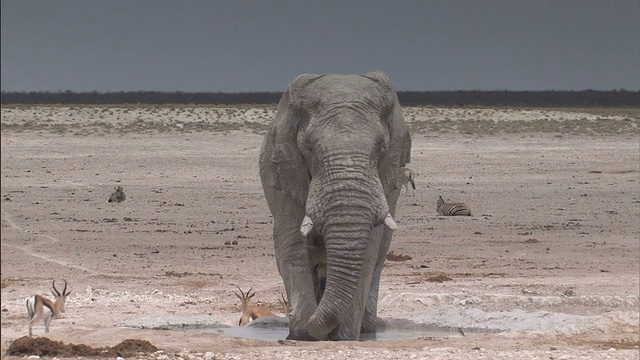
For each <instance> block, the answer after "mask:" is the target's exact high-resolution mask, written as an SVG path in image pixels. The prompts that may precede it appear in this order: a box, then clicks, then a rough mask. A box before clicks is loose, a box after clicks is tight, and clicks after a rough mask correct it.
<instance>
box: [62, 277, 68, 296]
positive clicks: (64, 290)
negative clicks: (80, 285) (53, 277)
mask: <svg viewBox="0 0 640 360" xmlns="http://www.w3.org/2000/svg"><path fill="white" fill-rule="evenodd" d="M62 281H64V289H62V296H66V295H65V292H66V291H67V280H65V279H62Z"/></svg>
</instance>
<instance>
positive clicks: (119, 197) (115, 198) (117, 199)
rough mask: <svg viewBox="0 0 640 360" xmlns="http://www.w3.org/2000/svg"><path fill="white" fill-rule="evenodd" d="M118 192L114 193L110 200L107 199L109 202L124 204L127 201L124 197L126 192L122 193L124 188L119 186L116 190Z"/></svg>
mask: <svg viewBox="0 0 640 360" xmlns="http://www.w3.org/2000/svg"><path fill="white" fill-rule="evenodd" d="M114 189H115V190H116V191H114V192H113V193H111V195H109V199H107V202H108V203H110V202H117V203H119V202H123V201H125V200H126V199H127V197H126V196H125V195H124V191H122V186H118V187H115V188H114Z"/></svg>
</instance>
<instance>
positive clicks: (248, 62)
mask: <svg viewBox="0 0 640 360" xmlns="http://www.w3.org/2000/svg"><path fill="white" fill-rule="evenodd" d="M1 4H2V9H1V17H2V22H1V27H2V41H1V43H0V44H1V50H2V51H1V60H2V74H1V75H2V78H1V87H2V90H5V91H43V90H48V91H58V90H73V91H93V90H97V91H120V90H124V91H128V90H157V91H175V90H179V91H223V92H244V91H282V90H284V88H285V87H286V85H287V83H289V81H291V80H292V79H293V78H294V77H295V76H297V75H299V74H301V73H318V74H322V73H364V72H368V71H373V70H382V71H384V72H386V73H387V74H388V75H389V76H390V77H391V80H392V82H393V83H394V85H395V87H396V89H398V90H459V89H464V90H475V89H478V90H503V89H506V90H551V89H556V90H584V89H597V90H610V89H620V88H623V89H627V90H640V0H608V1H605V0H530V1H523V0H487V1H480V0H441V1H430V0H396V1H390V0H358V1H356V0H311V1H306V0H291V1H277V0H274V1H268V0H253V1H244V0H202V1H198V0H188V1H186V0H182V1H178V0H175V1H174V0H171V1H168V0H135V1H134V0H104V1H102V0H101V1H96V0H2V2H1Z"/></svg>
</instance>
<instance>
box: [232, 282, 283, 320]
mask: <svg viewBox="0 0 640 360" xmlns="http://www.w3.org/2000/svg"><path fill="white" fill-rule="evenodd" d="M236 287H237V288H238V290H240V294H238V293H236V296H237V297H238V299H240V300H242V317H240V320H239V321H238V326H244V325H247V324H248V323H250V322H251V321H253V320H255V319H257V318H261V317H278V316H277V315H276V314H274V313H273V312H272V311H271V310H269V309H267V308H266V307H264V306H250V305H249V300H250V299H251V298H252V297H253V296H254V295H255V294H256V293H255V291H254V292H253V293H251V290H252V289H253V288H251V289H249V291H247V292H246V293H245V292H243V291H242V289H240V287H239V286H236Z"/></svg>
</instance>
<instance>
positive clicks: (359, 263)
mask: <svg viewBox="0 0 640 360" xmlns="http://www.w3.org/2000/svg"><path fill="white" fill-rule="evenodd" d="M410 160H411V136H410V134H409V130H408V128H407V126H406V124H405V122H404V118H403V116H402V109H401V107H400V104H399V102H398V96H397V94H396V92H395V90H394V88H393V86H392V85H391V81H390V79H389V77H388V76H387V75H386V74H385V73H383V72H379V71H377V72H370V73H367V74H362V75H360V74H350V75H344V74H326V75H313V74H303V75H300V76H298V77H296V78H295V79H294V80H293V81H292V82H291V83H290V84H289V85H288V87H287V89H286V90H285V92H284V93H283V95H282V97H281V99H280V102H279V103H278V108H277V112H276V115H275V118H274V119H273V121H272V123H271V124H270V126H269V129H268V130H267V133H266V135H265V137H264V141H263V144H262V148H261V151H260V159H259V167H260V178H261V182H262V187H263V190H264V195H265V199H266V201H267V204H268V207H269V210H270V212H271V214H272V217H273V240H274V248H275V258H276V263H277V267H278V271H279V273H280V276H281V277H282V280H283V283H284V286H285V290H286V293H287V297H288V299H289V303H290V307H291V313H290V316H289V335H288V337H287V339H293V340H359V338H360V334H361V333H375V331H376V321H377V306H378V290H379V283H380V274H381V272H382V267H383V265H384V261H385V257H386V253H387V251H388V250H389V246H390V243H391V238H392V234H393V231H394V230H396V229H397V225H396V223H395V220H394V216H395V211H396V204H397V201H398V196H399V195H400V189H401V187H402V185H403V184H402V180H403V172H404V166H405V164H407V163H409V162H410Z"/></svg>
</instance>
